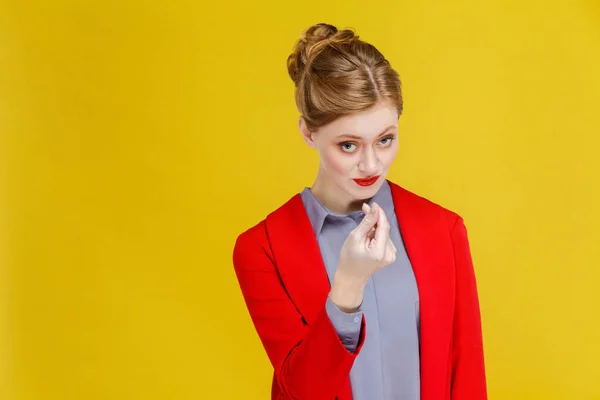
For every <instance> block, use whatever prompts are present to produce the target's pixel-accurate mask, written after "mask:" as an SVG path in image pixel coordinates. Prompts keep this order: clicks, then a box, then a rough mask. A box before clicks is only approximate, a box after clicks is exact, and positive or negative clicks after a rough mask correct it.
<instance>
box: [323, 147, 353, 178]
mask: <svg viewBox="0 0 600 400" xmlns="http://www.w3.org/2000/svg"><path fill="white" fill-rule="evenodd" d="M321 162H322V164H323V167H325V169H326V170H327V171H328V172H329V173H334V174H345V173H346V172H348V171H350V170H351V169H352V165H353V162H352V157H350V156H348V155H347V154H343V153H342V152H341V151H338V150H337V149H331V150H327V151H326V152H324V153H321Z"/></svg>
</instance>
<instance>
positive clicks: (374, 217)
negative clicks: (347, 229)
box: [354, 204, 379, 237]
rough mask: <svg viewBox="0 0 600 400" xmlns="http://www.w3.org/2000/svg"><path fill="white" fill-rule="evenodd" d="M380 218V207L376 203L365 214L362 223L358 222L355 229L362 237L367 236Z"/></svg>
mask: <svg viewBox="0 0 600 400" xmlns="http://www.w3.org/2000/svg"><path fill="white" fill-rule="evenodd" d="M363 208H365V207H363ZM378 220H379V207H378V206H377V204H374V205H373V207H371V210H370V211H369V212H368V213H366V214H365V217H364V218H363V220H362V221H361V222H360V224H358V226H357V227H356V229H355V230H354V231H355V232H356V234H357V235H358V236H360V237H363V236H366V235H367V234H368V233H369V231H371V229H373V227H374V226H375V224H376V223H377V221H378Z"/></svg>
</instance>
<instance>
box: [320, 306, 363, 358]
mask: <svg viewBox="0 0 600 400" xmlns="http://www.w3.org/2000/svg"><path fill="white" fill-rule="evenodd" d="M325 310H326V311H327V316H328V317H329V320H330V321H331V323H332V324H333V327H334V328H335V331H336V332H337V334H338V337H339V338H340V340H341V341H342V344H343V345H344V346H345V347H346V350H348V351H349V352H351V353H354V352H355V351H356V346H358V341H359V339H360V331H361V328H362V316H363V313H362V309H360V308H359V309H358V310H357V311H356V312H350V313H347V312H344V311H342V310H340V308H339V307H338V306H337V305H335V304H334V302H333V301H331V298H329V297H327V303H326V304H325Z"/></svg>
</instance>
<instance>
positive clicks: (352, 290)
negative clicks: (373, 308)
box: [329, 272, 367, 313]
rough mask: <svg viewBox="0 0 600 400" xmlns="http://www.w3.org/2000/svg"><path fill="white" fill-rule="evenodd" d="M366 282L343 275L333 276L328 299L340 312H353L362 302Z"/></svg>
mask: <svg viewBox="0 0 600 400" xmlns="http://www.w3.org/2000/svg"><path fill="white" fill-rule="evenodd" d="M366 283H367V282H366V280H365V279H362V278H356V277H348V276H345V275H344V274H343V273H337V272H336V274H335V275H334V278H333V283H332V285H331V291H330V292H329V299H330V300H331V301H332V302H333V304H335V305H336V306H337V307H338V308H339V309H340V310H341V311H343V312H346V313H351V312H355V311H356V310H357V309H358V308H359V307H360V305H361V304H362V301H363V295H364V291H365V285H366Z"/></svg>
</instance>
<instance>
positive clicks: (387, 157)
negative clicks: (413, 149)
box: [379, 145, 398, 168]
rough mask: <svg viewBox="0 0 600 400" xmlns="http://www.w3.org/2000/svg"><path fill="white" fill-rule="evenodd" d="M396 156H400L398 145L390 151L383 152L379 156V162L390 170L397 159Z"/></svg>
mask: <svg viewBox="0 0 600 400" xmlns="http://www.w3.org/2000/svg"><path fill="white" fill-rule="evenodd" d="M396 154H398V145H396V146H394V147H393V148H390V149H388V151H383V152H382V153H381V154H380V156H379V161H380V162H381V164H383V165H384V166H385V168H388V167H389V166H390V165H391V164H392V162H393V161H394V159H395V158H396Z"/></svg>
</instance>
